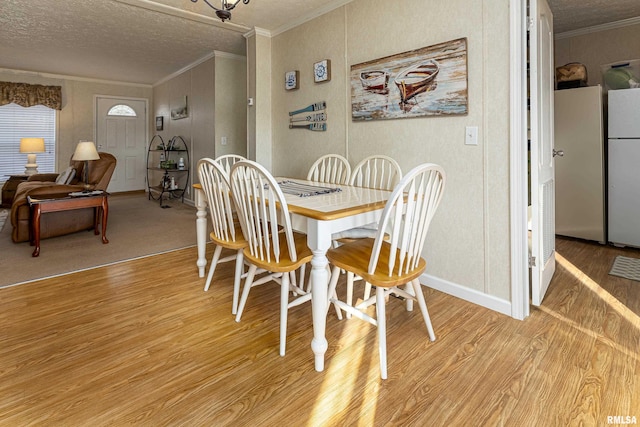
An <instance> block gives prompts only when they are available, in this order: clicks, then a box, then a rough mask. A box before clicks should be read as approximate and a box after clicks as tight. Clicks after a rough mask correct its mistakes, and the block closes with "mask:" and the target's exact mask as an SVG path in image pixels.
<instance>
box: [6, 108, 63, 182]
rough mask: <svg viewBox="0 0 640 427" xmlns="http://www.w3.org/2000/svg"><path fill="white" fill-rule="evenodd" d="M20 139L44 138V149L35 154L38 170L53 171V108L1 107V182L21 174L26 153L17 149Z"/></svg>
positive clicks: (54, 133)
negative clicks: (43, 151) (42, 151)
mask: <svg viewBox="0 0 640 427" xmlns="http://www.w3.org/2000/svg"><path fill="white" fill-rule="evenodd" d="M20 138H44V147H45V151H46V152H45V153H37V156H36V163H37V164H38V172H40V173H52V172H55V165H56V154H55V153H56V110H53V109H51V108H48V107H45V106H43V105H36V106H33V107H28V108H25V107H21V106H19V105H17V104H7V105H3V106H0V181H6V180H7V179H8V178H9V176H8V175H21V174H23V173H24V165H25V164H26V163H27V153H21V152H20Z"/></svg>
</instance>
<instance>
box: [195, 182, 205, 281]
mask: <svg viewBox="0 0 640 427" xmlns="http://www.w3.org/2000/svg"><path fill="white" fill-rule="evenodd" d="M195 199H196V200H195V204H196V209H197V211H196V244H197V246H198V261H196V265H197V266H198V276H199V277H204V270H205V267H206V266H207V258H206V249H207V246H206V245H207V204H206V202H205V197H204V192H203V191H202V190H201V189H199V188H196V189H195Z"/></svg>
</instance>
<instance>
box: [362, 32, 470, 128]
mask: <svg viewBox="0 0 640 427" xmlns="http://www.w3.org/2000/svg"><path fill="white" fill-rule="evenodd" d="M350 80H351V115H352V118H353V120H376V119H400V118H406V117H421V116H445V115H446V116H449V115H464V114H467V112H468V92H467V39H466V38H461V39H457V40H452V41H448V42H445V43H440V44H437V45H433V46H428V47H424V48H421V49H416V50H412V51H409V52H404V53H399V54H397V55H392V56H387V57H384V58H380V59H376V60H374V61H368V62H363V63H361V64H355V65H352V66H351V76H350Z"/></svg>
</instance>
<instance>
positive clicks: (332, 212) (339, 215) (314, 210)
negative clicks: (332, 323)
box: [193, 178, 391, 372]
mask: <svg viewBox="0 0 640 427" xmlns="http://www.w3.org/2000/svg"><path fill="white" fill-rule="evenodd" d="M276 180H277V181H278V182H281V181H282V180H294V181H296V182H299V183H303V184H309V185H317V186H320V187H334V188H335V187H337V188H339V189H340V191H336V192H332V193H328V194H318V195H312V196H307V197H300V196H298V195H295V194H286V193H285V199H286V201H287V204H288V205H289V212H290V214H291V222H292V227H293V228H294V229H295V230H297V231H300V232H303V233H306V234H307V245H308V246H309V249H311V251H312V253H313V258H312V259H311V272H310V276H309V280H310V282H311V293H312V298H311V307H312V317H313V339H312V341H311V349H312V350H313V353H314V355H315V369H316V371H318V372H321V371H323V370H324V355H325V353H326V351H327V348H328V342H327V339H326V336H325V329H326V318H327V307H328V298H327V291H328V284H329V271H328V269H327V265H328V260H327V256H326V254H327V250H329V248H330V247H331V242H332V239H331V236H332V235H333V234H334V233H337V232H340V231H344V230H348V229H351V228H354V227H360V226H364V225H366V224H371V223H375V222H377V221H378V220H379V219H380V216H381V214H382V210H383V209H384V206H385V204H386V202H387V199H388V198H389V196H390V195H391V191H386V190H375V189H370V188H363V187H355V186H349V185H334V184H326V183H314V182H312V181H306V180H301V179H296V178H276ZM193 187H194V189H195V190H196V191H195V205H196V208H197V213H196V239H197V246H198V260H197V262H196V264H197V266H198V273H199V275H200V277H204V274H205V267H206V265H207V260H206V258H205V252H206V243H207V204H206V197H205V195H204V192H203V191H202V188H201V187H200V185H199V184H195V185H194V186H193Z"/></svg>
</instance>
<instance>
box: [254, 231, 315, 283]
mask: <svg viewBox="0 0 640 427" xmlns="http://www.w3.org/2000/svg"><path fill="white" fill-rule="evenodd" d="M278 237H279V239H280V247H281V248H286V247H287V243H286V234H285V233H278ZM293 239H294V242H295V247H296V253H297V255H298V259H297V261H292V260H291V258H290V257H289V252H288V251H287V250H283V251H281V252H280V261H279V262H276V261H275V260H276V256H275V254H274V253H273V246H272V248H271V260H272V262H267V261H266V260H264V261H263V260H261V259H260V258H258V257H255V256H253V255H251V251H250V248H249V247H247V248H245V249H244V257H245V259H246V260H247V261H249V262H250V263H252V264H254V265H256V266H257V267H258V268H263V269H265V270H267V271H272V272H274V273H283V272H288V271H293V270H297V269H298V268H299V267H300V266H302V265H303V264H306V263H308V262H309V261H311V258H312V257H313V254H312V253H311V250H310V249H309V247H308V246H307V236H306V235H305V234H301V233H296V232H294V233H293Z"/></svg>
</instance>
